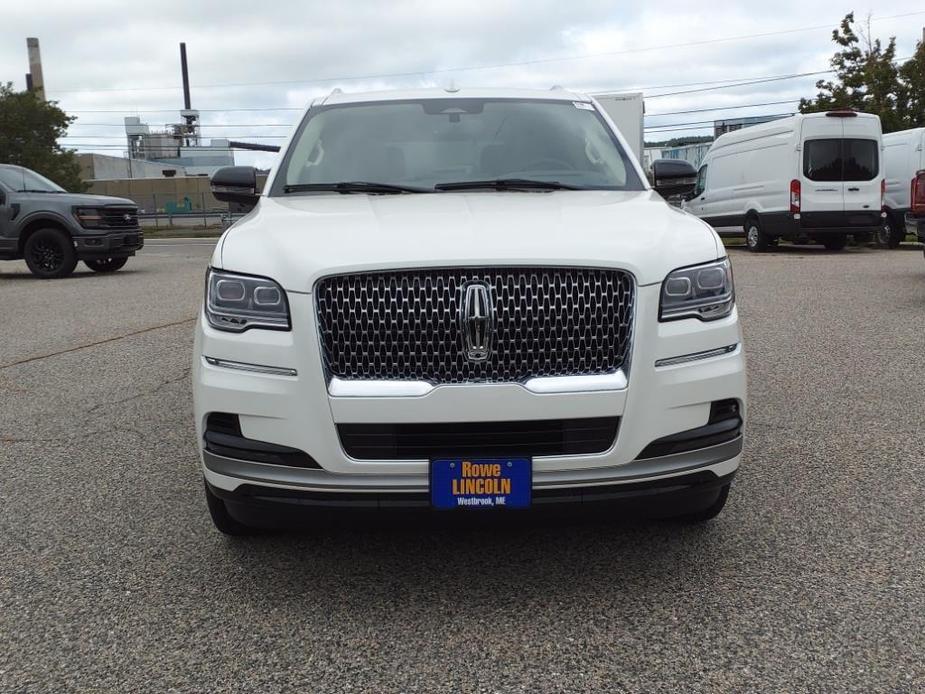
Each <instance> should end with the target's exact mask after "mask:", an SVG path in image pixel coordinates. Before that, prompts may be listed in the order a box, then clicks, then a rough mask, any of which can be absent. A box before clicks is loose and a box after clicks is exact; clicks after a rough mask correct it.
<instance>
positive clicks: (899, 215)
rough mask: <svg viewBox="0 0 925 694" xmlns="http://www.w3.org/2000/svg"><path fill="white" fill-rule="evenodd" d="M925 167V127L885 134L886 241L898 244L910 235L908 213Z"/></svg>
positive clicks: (884, 234) (890, 243)
mask: <svg viewBox="0 0 925 694" xmlns="http://www.w3.org/2000/svg"><path fill="white" fill-rule="evenodd" d="M922 170H925V128H913V129H912V130H901V131H900V132H896V133H890V134H889V135H884V136H883V174H884V177H885V178H886V195H885V197H884V211H885V212H886V215H887V216H886V220H885V221H886V224H885V225H884V233H883V235H882V237H881V243H882V244H883V245H889V246H890V247H892V248H895V247H896V246H898V245H899V242H900V241H902V239H903V238H905V236H906V216H907V215H908V214H909V212H910V211H911V208H912V185H913V182H914V181H915V178H916V174H918V172H919V171H922Z"/></svg>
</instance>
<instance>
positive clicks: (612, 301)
mask: <svg viewBox="0 0 925 694" xmlns="http://www.w3.org/2000/svg"><path fill="white" fill-rule="evenodd" d="M473 282H478V283H481V284H482V286H484V287H485V288H486V290H487V297H488V305H489V306H490V307H491V308H492V313H493V325H492V327H491V349H490V350H489V353H488V355H487V357H484V358H483V359H482V360H473V359H471V358H470V357H471V356H472V355H471V352H470V351H469V350H468V347H469V344H468V336H467V334H466V333H465V330H464V328H463V323H464V320H463V316H462V315H461V305H462V303H463V291H464V288H465V287H466V286H468V285H469V284H470V283H473ZM315 297H316V299H315V300H316V305H317V310H318V323H319V331H320V335H321V344H322V351H323V355H324V360H325V366H326V367H327V369H328V372H329V373H330V374H331V375H332V376H337V377H339V378H345V379H382V380H422V381H428V382H430V383H435V384H441V383H468V382H518V381H524V380H526V379H529V378H533V377H539V376H576V375H586V374H605V373H611V372H613V371H615V370H616V369H618V368H619V367H620V366H622V365H623V363H624V360H625V359H626V354H627V350H628V348H629V344H630V333H631V330H632V317H633V301H634V298H635V285H634V282H633V279H632V277H631V276H630V275H629V274H627V273H625V272H621V271H619V270H603V269H595V268H555V267H501V268H453V269H433V270H407V271H390V272H370V273H356V274H349V275H338V276H333V277H327V278H324V279H322V280H320V281H319V282H318V284H317V285H316V287H315Z"/></svg>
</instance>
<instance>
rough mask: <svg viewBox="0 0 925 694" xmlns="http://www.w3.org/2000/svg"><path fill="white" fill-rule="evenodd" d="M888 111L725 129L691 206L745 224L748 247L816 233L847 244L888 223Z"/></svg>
mask: <svg viewBox="0 0 925 694" xmlns="http://www.w3.org/2000/svg"><path fill="white" fill-rule="evenodd" d="M882 139H883V138H882V134H881V130H880V118H879V117H877V116H874V115H871V114H868V113H856V112H854V111H830V112H828V113H812V114H800V115H796V116H791V117H789V118H782V119H780V120H775V121H770V122H769V123H762V124H760V125H754V126H751V127H749V128H743V129H742V130H736V131H733V132H730V133H726V134H725V135H721V136H720V137H718V138H717V139H716V142H714V143H713V146H712V147H710V150H709V151H708V152H707V154H706V156H705V157H704V160H703V163H702V165H701V167H700V170H699V172H698V176H697V186H696V188H695V190H694V194H693V197H692V198H691V199H690V200H689V201H688V202H687V203H686V204H685V209H687V210H688V211H689V212H692V213H693V214H695V215H697V216H698V217H701V218H702V219H704V220H705V221H707V222H708V223H710V224H711V225H713V226H714V227H731V226H738V227H742V228H743V229H744V231H745V238H746V242H747V245H748V248H749V249H750V250H753V251H761V250H764V249H766V248H767V247H768V246H769V245H772V244H774V243H775V242H776V241H777V239H779V238H784V239H789V240H797V239H807V238H808V239H810V240H813V241H815V242H818V243H822V244H823V245H824V246H825V247H826V248H828V249H831V250H837V249H841V248H844V246H845V242H846V237H847V235H848V234H854V235H855V236H862V237H866V238H870V236H871V235H873V234H875V233H877V231H878V230H879V229H880V227H881V226H882V217H881V215H882V212H881V209H882V205H883V176H882V174H881V171H880V159H881V157H880V154H881V148H882Z"/></svg>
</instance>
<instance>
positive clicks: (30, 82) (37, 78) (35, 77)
mask: <svg viewBox="0 0 925 694" xmlns="http://www.w3.org/2000/svg"><path fill="white" fill-rule="evenodd" d="M26 49H27V50H28V51H29V72H28V73H27V74H26V89H28V90H29V91H30V92H32V93H33V94H35V97H36V98H37V99H39V100H40V101H45V78H44V77H43V76H42V53H41V52H40V51H39V40H38V39H36V38H27V39H26Z"/></svg>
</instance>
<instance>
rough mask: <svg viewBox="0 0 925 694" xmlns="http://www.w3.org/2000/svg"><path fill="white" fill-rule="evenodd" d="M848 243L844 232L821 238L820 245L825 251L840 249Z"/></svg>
mask: <svg viewBox="0 0 925 694" xmlns="http://www.w3.org/2000/svg"><path fill="white" fill-rule="evenodd" d="M847 244H848V237H847V236H845V235H844V234H839V235H838V236H829V237H827V238H824V239H822V245H823V246H825V248H826V250H827V251H840V250H842V249H843V248H844V247H845V246H846V245H847Z"/></svg>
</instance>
